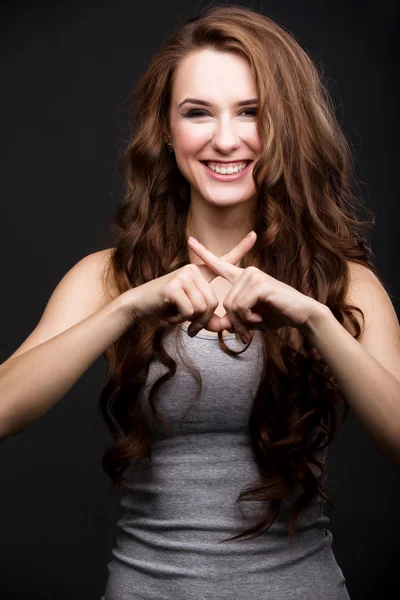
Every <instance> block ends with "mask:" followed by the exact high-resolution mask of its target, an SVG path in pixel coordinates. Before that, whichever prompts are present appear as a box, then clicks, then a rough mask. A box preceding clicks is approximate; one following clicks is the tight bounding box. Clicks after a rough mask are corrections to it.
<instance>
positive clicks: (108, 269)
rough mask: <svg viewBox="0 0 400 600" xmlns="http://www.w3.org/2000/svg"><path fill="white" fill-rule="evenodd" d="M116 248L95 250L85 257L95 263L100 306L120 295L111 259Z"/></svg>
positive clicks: (95, 283)
mask: <svg viewBox="0 0 400 600" xmlns="http://www.w3.org/2000/svg"><path fill="white" fill-rule="evenodd" d="M114 251H115V248H106V249H105V250H99V251H98V252H93V253H92V254H89V255H88V256H87V257H85V258H86V259H87V260H88V261H90V262H91V263H92V264H93V268H94V269H95V273H96V277H95V281H94V285H95V287H96V289H97V294H98V302H99V308H102V307H103V306H105V305H106V304H108V303H109V302H111V301H112V300H114V299H115V298H117V297H118V296H119V295H120V292H119V290H118V287H117V285H116V282H115V278H114V271H113V269H112V265H111V259H112V256H113V254H114Z"/></svg>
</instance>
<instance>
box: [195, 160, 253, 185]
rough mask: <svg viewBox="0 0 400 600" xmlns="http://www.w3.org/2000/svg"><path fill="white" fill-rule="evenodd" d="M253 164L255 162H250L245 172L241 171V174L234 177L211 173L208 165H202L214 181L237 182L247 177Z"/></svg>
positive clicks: (235, 174)
mask: <svg viewBox="0 0 400 600" xmlns="http://www.w3.org/2000/svg"><path fill="white" fill-rule="evenodd" d="M200 162H201V161H200ZM252 162H253V161H251V162H249V164H248V165H247V167H246V168H245V169H243V171H240V172H239V173H232V175H221V174H220V173H214V171H211V169H209V168H208V167H207V165H206V164H204V163H203V162H201V164H202V165H203V167H204V169H205V170H206V171H207V173H208V175H209V176H210V177H212V178H213V179H217V180H218V181H236V180H237V179H240V178H241V177H244V176H245V175H246V173H247V172H248V171H249V169H250V167H251V165H252Z"/></svg>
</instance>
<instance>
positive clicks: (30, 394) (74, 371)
mask: <svg viewBox="0 0 400 600" xmlns="http://www.w3.org/2000/svg"><path fill="white" fill-rule="evenodd" d="M104 252H106V251H101V252H99V253H94V254H92V255H89V256H87V257H85V258H84V259H82V261H80V262H79V263H77V265H75V266H74V267H73V269H71V271H69V272H68V274H67V275H66V276H65V277H64V278H63V279H62V280H61V282H60V283H59V285H58V286H57V288H56V289H55V291H54V292H53V295H52V297H51V298H50V300H49V303H48V304H47V306H46V310H45V312H44V314H43V316H42V319H41V321H40V322H39V324H38V326H37V327H36V329H35V330H34V331H33V332H32V334H31V335H30V336H29V337H28V338H27V340H25V342H24V344H22V346H21V347H20V348H19V349H18V350H17V351H16V352H15V353H14V354H13V355H11V357H10V358H9V359H8V360H6V361H5V362H4V363H2V364H1V365H0V439H4V438H6V437H8V436H10V435H15V434H17V433H20V432H22V431H24V430H25V429H26V428H27V427H28V426H29V425H30V424H31V423H33V422H34V421H35V420H36V419H38V418H39V417H41V416H42V415H43V414H44V413H46V412H47V411H48V410H49V409H50V408H51V407H52V406H53V405H54V404H55V403H56V402H58V401H59V400H61V399H62V398H63V396H65V394H66V393H67V392H68V391H69V389H70V388H71V387H72V386H73V385H74V383H75V382H76V381H77V380H78V379H79V378H80V377H81V376H82V375H83V373H84V372H85V371H86V370H87V369H88V368H89V367H90V366H91V365H92V364H93V363H94V361H95V360H96V359H97V358H98V357H99V356H101V355H102V354H103V353H104V352H105V350H106V349H107V348H108V347H109V346H111V344H113V343H114V342H115V341H116V340H117V339H119V338H120V337H121V336H122V335H123V334H124V333H125V332H126V331H127V329H128V328H129V327H130V323H129V319H128V318H127V316H128V312H127V310H128V306H127V303H126V294H122V295H120V296H119V295H118V296H117V297H115V298H114V299H112V300H109V299H108V298H105V296H104V293H103V288H102V284H101V278H100V274H101V273H100V266H101V265H102V264H104V257H105V254H104ZM99 307H100V308H99ZM60 330H61V332H60Z"/></svg>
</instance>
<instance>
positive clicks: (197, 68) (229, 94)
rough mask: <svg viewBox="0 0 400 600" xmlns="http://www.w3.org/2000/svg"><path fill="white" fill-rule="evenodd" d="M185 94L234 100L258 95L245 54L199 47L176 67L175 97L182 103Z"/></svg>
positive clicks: (176, 100) (173, 94) (220, 99)
mask: <svg viewBox="0 0 400 600" xmlns="http://www.w3.org/2000/svg"><path fill="white" fill-rule="evenodd" d="M185 96H192V97H196V98H201V99H203V100H209V101H210V102H214V101H215V102H219V101H221V102H222V101H225V100H226V101H227V102H230V101H232V102H235V101H237V100H238V99H241V98H242V96H243V98H247V97H248V98H250V97H253V96H257V86H256V83H255V79H254V75H253V73H252V71H251V69H250V65H249V63H248V62H247V60H246V59H245V58H243V57H241V56H238V55H237V54H233V53H232V52H220V51H215V50H200V51H196V52H191V53H190V54H188V55H187V56H186V57H185V58H183V59H182V60H181V61H180V63H179V64H178V66H177V68H176V71H175V75H174V82H173V86H172V98H173V100H174V101H175V102H176V103H178V104H179V102H181V101H182V100H183V99H184V98H185ZM239 96H240V98H239Z"/></svg>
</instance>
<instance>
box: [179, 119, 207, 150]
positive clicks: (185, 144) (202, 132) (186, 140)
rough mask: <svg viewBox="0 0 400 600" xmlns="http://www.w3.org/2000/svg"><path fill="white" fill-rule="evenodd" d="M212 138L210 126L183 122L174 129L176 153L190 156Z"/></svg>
mask: <svg viewBox="0 0 400 600" xmlns="http://www.w3.org/2000/svg"><path fill="white" fill-rule="evenodd" d="M210 139H212V127H207V126H204V125H203V126H202V127H200V126H196V125H195V124H193V123H184V124H182V125H181V127H179V128H178V129H177V130H176V133H175V140H176V148H177V151H178V153H180V154H181V155H182V156H184V155H187V156H190V155H192V154H196V153H197V152H199V151H200V150H201V149H202V148H203V146H205V145H206V144H207V143H208V142H209V140H210Z"/></svg>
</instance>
